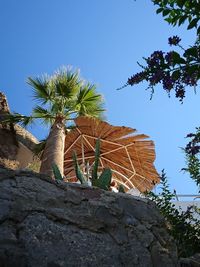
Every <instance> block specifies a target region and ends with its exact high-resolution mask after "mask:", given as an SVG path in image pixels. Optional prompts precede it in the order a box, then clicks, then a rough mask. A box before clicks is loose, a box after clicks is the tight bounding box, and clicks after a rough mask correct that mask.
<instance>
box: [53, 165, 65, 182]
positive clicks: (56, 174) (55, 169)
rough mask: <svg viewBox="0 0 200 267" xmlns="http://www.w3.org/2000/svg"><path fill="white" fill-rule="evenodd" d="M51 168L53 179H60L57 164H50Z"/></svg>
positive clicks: (61, 178)
mask: <svg viewBox="0 0 200 267" xmlns="http://www.w3.org/2000/svg"><path fill="white" fill-rule="evenodd" d="M52 169H53V174H54V177H55V179H56V180H60V181H62V180H63V177H62V175H61V173H60V170H59V168H58V166H57V165H56V164H53V165H52Z"/></svg>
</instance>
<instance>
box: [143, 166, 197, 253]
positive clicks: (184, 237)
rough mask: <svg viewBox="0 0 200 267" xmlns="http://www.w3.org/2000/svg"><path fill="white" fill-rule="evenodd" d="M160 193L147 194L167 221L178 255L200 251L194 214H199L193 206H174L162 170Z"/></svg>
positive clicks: (172, 195)
mask: <svg viewBox="0 0 200 267" xmlns="http://www.w3.org/2000/svg"><path fill="white" fill-rule="evenodd" d="M161 190H162V191H161V193H159V194H158V195H157V194H155V193H153V192H149V193H147V196H148V197H149V198H150V199H151V200H152V201H154V202H155V204H156V205H157V207H158V208H159V210H160V212H161V213H162V214H163V216H164V217H165V219H166V220H167V223H168V230H169V232H170V234H171V235H172V236H173V237H174V239H175V241H176V244H177V247H178V254H179V256H180V257H189V256H191V255H194V254H195V253H198V252H199V251H200V221H199V220H198V219H197V218H195V217H194V214H198V215H200V211H199V210H198V209H197V208H196V207H195V206H191V207H188V209H187V211H185V212H184V211H181V212H180V211H179V210H177V209H176V208H175V205H174V204H173V200H174V198H175V195H174V194H173V193H171V191H170V189H169V185H168V182H167V177H166V175H165V173H164V171H162V174H161Z"/></svg>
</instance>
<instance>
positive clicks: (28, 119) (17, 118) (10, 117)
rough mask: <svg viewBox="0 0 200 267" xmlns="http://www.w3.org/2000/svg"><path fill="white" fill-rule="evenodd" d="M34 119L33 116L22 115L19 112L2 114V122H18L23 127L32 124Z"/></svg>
mask: <svg viewBox="0 0 200 267" xmlns="http://www.w3.org/2000/svg"><path fill="white" fill-rule="evenodd" d="M33 120H34V117H33V116H24V115H21V114H19V113H13V114H7V115H5V116H4V118H3V120H2V121H1V122H2V123H5V124H6V123H19V124H21V125H22V126H23V127H27V126H28V125H30V124H32V123H33Z"/></svg>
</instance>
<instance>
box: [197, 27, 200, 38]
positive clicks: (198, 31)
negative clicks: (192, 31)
mask: <svg viewBox="0 0 200 267" xmlns="http://www.w3.org/2000/svg"><path fill="white" fill-rule="evenodd" d="M197 34H198V35H199V37H200V26H199V27H198V29H197Z"/></svg>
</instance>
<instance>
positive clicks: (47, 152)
mask: <svg viewBox="0 0 200 267" xmlns="http://www.w3.org/2000/svg"><path fill="white" fill-rule="evenodd" d="M64 144H65V125H64V123H63V121H62V120H61V119H59V118H57V119H56V121H55V122H54V124H53V125H52V127H51V131H50V133H49V136H48V138H47V142H46V145H45V148H44V152H43V155H42V162H41V167H40V173H45V174H47V175H49V176H50V177H51V178H52V179H54V175H53V170H52V165H53V164H56V165H57V166H58V168H59V170H60V173H61V175H62V176H63V161H64Z"/></svg>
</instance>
